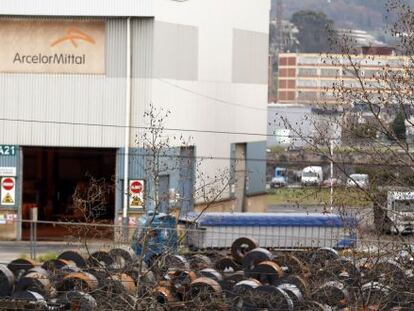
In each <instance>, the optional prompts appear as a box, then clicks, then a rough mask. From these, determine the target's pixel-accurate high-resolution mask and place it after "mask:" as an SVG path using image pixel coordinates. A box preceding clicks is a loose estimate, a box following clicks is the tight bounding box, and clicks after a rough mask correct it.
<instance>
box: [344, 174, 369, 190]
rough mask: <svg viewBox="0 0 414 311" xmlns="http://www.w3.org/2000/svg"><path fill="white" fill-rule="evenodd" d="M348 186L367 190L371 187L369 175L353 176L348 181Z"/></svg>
mask: <svg viewBox="0 0 414 311" xmlns="http://www.w3.org/2000/svg"><path fill="white" fill-rule="evenodd" d="M346 186H347V187H359V188H362V189H367V188H368V187H369V177H368V175H367V174H351V175H349V177H348V180H347V181H346Z"/></svg>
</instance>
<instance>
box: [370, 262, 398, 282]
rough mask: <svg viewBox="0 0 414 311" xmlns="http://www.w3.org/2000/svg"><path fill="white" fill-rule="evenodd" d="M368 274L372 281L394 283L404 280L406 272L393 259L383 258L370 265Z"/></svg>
mask: <svg viewBox="0 0 414 311" xmlns="http://www.w3.org/2000/svg"><path fill="white" fill-rule="evenodd" d="M370 276H371V278H372V280H373V281H378V282H387V283H391V284H393V285H395V284H401V282H405V277H406V273H405V270H404V269H403V268H402V267H401V265H400V264H399V263H397V262H395V261H394V260H383V261H380V262H378V263H376V264H375V265H374V266H373V267H372V269H371V271H370Z"/></svg>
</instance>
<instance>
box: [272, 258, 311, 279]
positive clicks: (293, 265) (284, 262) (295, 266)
mask: <svg viewBox="0 0 414 311" xmlns="http://www.w3.org/2000/svg"><path fill="white" fill-rule="evenodd" d="M273 261H274V262H275V263H277V264H278V265H279V266H280V267H282V268H283V267H287V268H288V270H287V273H289V274H295V275H303V276H307V275H308V274H309V268H308V267H307V265H306V264H305V263H304V262H303V261H302V260H300V259H299V258H298V257H296V256H295V255H293V254H281V253H279V254H278V255H277V256H276V257H275V258H274V259H273Z"/></svg>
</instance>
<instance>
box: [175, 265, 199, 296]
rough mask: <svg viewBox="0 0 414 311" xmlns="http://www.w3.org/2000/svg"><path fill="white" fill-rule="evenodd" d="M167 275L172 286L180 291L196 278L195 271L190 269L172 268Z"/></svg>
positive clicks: (184, 289) (183, 290) (185, 289)
mask: <svg viewBox="0 0 414 311" xmlns="http://www.w3.org/2000/svg"><path fill="white" fill-rule="evenodd" d="M169 277H170V279H171V282H172V284H173V286H174V288H175V289H176V290H177V291H178V292H180V293H184V292H185V291H187V290H188V288H189V287H190V285H191V283H192V282H194V281H195V280H196V279H197V275H196V273H195V272H194V271H190V270H174V271H171V272H170V273H169Z"/></svg>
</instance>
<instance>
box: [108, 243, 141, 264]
mask: <svg viewBox="0 0 414 311" xmlns="http://www.w3.org/2000/svg"><path fill="white" fill-rule="evenodd" d="M109 255H110V256H112V257H121V258H123V259H124V260H125V262H127V263H131V262H134V261H135V260H136V257H137V256H136V254H135V252H134V250H133V249H132V248H131V247H117V248H112V249H111V250H110V251H109Z"/></svg>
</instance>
